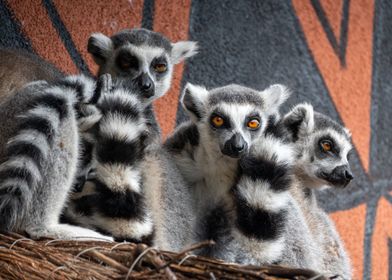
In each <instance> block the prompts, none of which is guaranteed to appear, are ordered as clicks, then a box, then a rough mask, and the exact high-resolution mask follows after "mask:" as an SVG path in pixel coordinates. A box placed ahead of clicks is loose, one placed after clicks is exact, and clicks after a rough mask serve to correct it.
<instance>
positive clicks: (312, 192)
mask: <svg viewBox="0 0 392 280" xmlns="http://www.w3.org/2000/svg"><path fill="white" fill-rule="evenodd" d="M295 176H296V177H297V180H298V183H299V187H300V191H301V192H302V193H303V196H304V197H305V199H307V200H308V201H309V202H310V203H311V204H312V205H313V204H315V205H317V200H316V189H317V188H318V185H319V182H318V181H316V180H314V179H313V178H310V177H309V176H308V175H306V174H304V172H303V171H302V170H299V169H295Z"/></svg>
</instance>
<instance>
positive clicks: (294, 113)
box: [283, 103, 314, 141]
mask: <svg viewBox="0 0 392 280" xmlns="http://www.w3.org/2000/svg"><path fill="white" fill-rule="evenodd" d="M283 125H284V127H285V128H286V129H287V131H288V132H289V133H290V136H291V138H292V140H293V141H297V140H298V139H299V138H301V137H304V136H306V135H309V134H310V133H312V132H313V129H314V112H313V106H312V105H310V104H308V103H302V104H298V105H297V106H295V107H294V108H293V109H292V110H291V111H290V112H288V113H287V114H286V115H285V116H284V117H283Z"/></svg>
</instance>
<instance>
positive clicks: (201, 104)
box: [165, 84, 314, 267]
mask: <svg viewBox="0 0 392 280" xmlns="http://www.w3.org/2000/svg"><path fill="white" fill-rule="evenodd" d="M240 92H244V93H247V94H251V95H253V96H252V97H251V98H249V99H247V100H246V101H245V100H243V102H240V103H232V102H231V100H233V99H232V98H231V95H233V96H234V97H235V98H236V97H237V96H238V94H239V93H240ZM272 93H273V94H274V96H272ZM216 95H219V96H224V97H225V98H222V99H221V102H220V103H217V100H218V99H217V98H215V96H216ZM245 96H246V95H245ZM286 98H287V90H286V89H285V88H284V87H283V86H280V85H276V86H273V87H270V88H268V89H266V90H265V91H261V92H259V91H256V90H252V89H249V88H245V87H241V86H237V85H235V86H227V87H223V88H217V89H214V90H211V91H208V90H206V89H205V88H202V87H198V86H193V85H191V84H188V85H187V86H186V87H185V89H184V94H183V97H182V104H183V106H184V108H185V110H186V111H187V112H188V114H189V116H190V117H191V121H190V122H188V123H184V124H182V125H180V126H179V127H177V129H176V130H175V132H174V133H173V135H171V136H170V137H169V138H168V139H167V141H166V142H165V147H166V148H167V149H168V151H169V152H170V153H171V154H172V156H173V159H174V161H175V163H176V165H177V167H178V169H179V170H180V172H181V174H182V175H183V177H184V179H185V180H186V182H187V183H188V184H189V185H190V187H191V188H190V192H191V196H192V200H193V203H192V204H191V205H194V207H196V212H195V213H196V215H195V216H196V224H197V225H198V227H197V234H198V235H199V238H206V237H207V238H211V237H209V236H208V234H207V235H206V231H210V228H211V227H212V228H216V227H217V229H216V230H217V231H218V234H217V236H214V237H216V238H215V241H216V242H217V245H216V246H215V247H214V248H212V249H211V250H207V253H206V252H204V253H206V254H207V255H209V256H214V257H218V258H222V259H224V260H227V261H237V262H243V263H258V264H260V263H272V262H275V261H278V260H281V259H282V252H281V251H282V250H283V249H284V247H285V246H286V245H285V244H290V246H298V243H296V242H297V240H295V241H294V240H293V239H290V237H288V241H287V242H286V241H284V240H281V239H280V236H281V235H279V236H278V237H277V238H278V239H279V240H275V241H276V242H278V243H279V246H278V247H279V248H277V249H276V250H275V249H272V250H266V252H265V254H264V255H263V250H260V248H261V247H262V246H263V241H260V242H258V241H256V240H253V239H252V238H248V237H246V236H243V235H242V234H241V232H240V231H238V230H237V225H236V222H235V221H236V214H235V209H236V206H235V203H234V202H233V198H232V194H231V193H232V191H231V189H232V187H233V185H235V182H236V179H237V176H238V172H239V170H238V160H239V159H240V158H241V157H240V156H226V155H225V154H224V153H223V152H222V147H223V146H225V142H227V141H229V140H228V139H231V137H232V135H233V133H236V134H239V135H241V137H242V138H243V139H244V141H245V142H246V143H247V146H248V148H247V150H252V151H253V150H254V149H255V147H256V146H255V141H259V140H258V139H261V138H262V137H263V135H264V133H263V132H264V129H265V128H266V126H267V121H268V119H269V116H270V115H271V114H275V113H276V112H277V111H278V109H279V106H280V104H281V103H283V102H284V100H286ZM211 100H213V102H211ZM260 105H263V106H260ZM217 111H219V112H224V113H225V121H226V122H228V123H230V127H223V126H222V127H223V128H215V127H213V126H212V125H211V123H210V122H211V114H214V113H215V112H217ZM254 115H257V116H258V118H259V120H260V123H261V125H260V128H259V129H258V130H253V131H251V130H250V129H247V128H246V121H247V119H248V117H249V116H254ZM262 139H264V138H262ZM260 142H261V143H263V142H262V140H260ZM273 151H275V152H277V153H279V149H274V150H273ZM245 154H247V153H246V152H245ZM286 193H287V191H286ZM288 196H290V194H289V193H288ZM289 200H290V201H291V202H288V203H287V204H288V205H289V206H287V207H289V208H290V207H291V208H292V209H294V210H295V211H297V210H298V211H301V210H300V209H299V208H298V207H297V206H295V205H296V204H295V203H296V202H295V201H294V200H293V199H289ZM290 203H291V204H292V205H293V206H290V205H291V204H290ZM219 208H221V209H222V210H218V212H219V211H221V212H222V213H223V214H219V217H220V218H222V217H223V218H222V219H218V221H217V223H216V224H208V219H209V216H210V213H213V212H214V211H217V209H219ZM294 210H292V211H289V212H288V213H289V215H292V216H293V218H292V219H291V218H290V219H289V220H290V221H294V224H293V225H289V226H288V227H287V236H290V235H289V232H290V231H295V230H297V231H298V232H299V234H298V235H297V236H296V237H297V238H298V236H305V235H304V232H305V233H306V229H304V230H303V228H298V229H297V228H296V226H297V225H298V224H296V223H295V221H296V220H295V219H298V218H295V217H297V216H299V217H302V215H297V212H295V211H294ZM219 213H220V212H219ZM225 216H227V219H225V218H224V217H225ZM290 217H291V216H290ZM206 219H207V223H206ZM220 224H222V227H223V228H219V227H220ZM301 225H302V224H301ZM200 227H201V228H200ZM284 231H285V232H286V229H284ZM290 240H292V241H290ZM255 244H258V245H259V247H257V246H256V247H257V249H256V248H255V249H254V250H251V249H250V248H251V247H252V246H254V245H255ZM280 244H282V246H280ZM271 246H272V247H274V245H271ZM307 248H309V247H307V246H305V244H304V248H301V250H300V253H298V254H299V256H298V258H297V259H296V260H298V262H301V260H302V259H303V261H302V263H301V264H302V266H303V267H309V266H312V263H311V260H312V256H314V255H313V254H308V251H307ZM289 249H290V248H289ZM277 251H279V252H277ZM301 258H302V259H301ZM284 260H285V259H284ZM307 260H309V261H308V262H306V261H307ZM285 263H290V261H287V262H286V261H285Z"/></svg>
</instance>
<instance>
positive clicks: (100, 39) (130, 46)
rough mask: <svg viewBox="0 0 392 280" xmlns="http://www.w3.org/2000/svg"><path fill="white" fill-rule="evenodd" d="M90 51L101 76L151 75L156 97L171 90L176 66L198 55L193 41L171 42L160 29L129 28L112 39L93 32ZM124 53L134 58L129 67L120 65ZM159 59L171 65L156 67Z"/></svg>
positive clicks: (154, 97)
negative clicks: (159, 71)
mask: <svg viewBox="0 0 392 280" xmlns="http://www.w3.org/2000/svg"><path fill="white" fill-rule="evenodd" d="M88 50H89V52H90V53H91V54H92V55H93V58H94V60H95V61H96V62H97V64H98V65H99V74H100V75H101V74H104V73H109V74H111V75H112V76H113V77H124V78H126V79H128V80H134V79H138V77H140V76H141V75H142V74H144V75H147V76H148V77H149V78H150V79H151V80H152V81H153V83H154V87H155V92H154V95H153V96H151V97H149V98H150V99H152V100H153V99H156V98H159V97H161V96H163V95H164V94H165V93H166V92H167V90H168V89H169V88H170V83H171V78H172V73H173V67H174V65H175V64H177V63H179V62H181V61H183V60H184V59H185V58H187V57H191V56H193V55H195V54H196V53H197V44H196V43H195V42H191V41H183V42H177V43H171V42H170V41H169V40H168V39H167V38H166V37H164V36H163V35H161V34H159V33H157V32H152V31H149V30H146V29H125V30H122V31H120V32H119V33H116V34H115V35H113V36H112V37H110V38H109V37H107V36H105V35H103V34H102V33H94V34H92V36H91V37H90V39H89V42H88ZM120 55H125V56H128V57H130V58H132V60H130V61H129V63H130V66H129V67H128V68H127V70H125V69H121V67H119V65H118V60H117V59H118V56H120ZM124 58H125V57H124ZM158 58H159V59H163V60H164V61H163V63H164V64H166V66H167V70H166V71H165V72H163V73H158V72H156V71H155V70H154V63H155V61H156V59H158ZM120 61H121V60H120Z"/></svg>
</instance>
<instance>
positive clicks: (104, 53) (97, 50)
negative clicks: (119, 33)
mask: <svg viewBox="0 0 392 280" xmlns="http://www.w3.org/2000/svg"><path fill="white" fill-rule="evenodd" d="M87 51H88V52H89V53H91V54H92V56H93V59H94V61H95V62H96V63H97V64H98V65H102V64H103V63H105V61H106V59H107V58H108V57H109V56H110V53H111V52H112V51H113V43H112V40H111V39H110V38H109V37H107V36H105V35H104V34H102V33H93V34H91V36H90V38H89V39H88V43H87Z"/></svg>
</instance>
